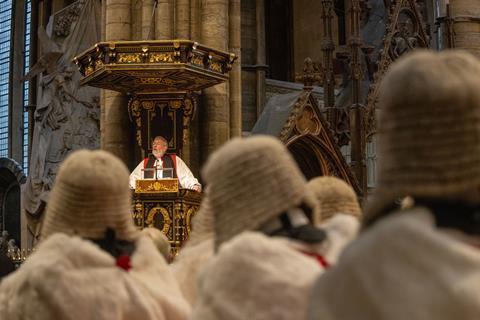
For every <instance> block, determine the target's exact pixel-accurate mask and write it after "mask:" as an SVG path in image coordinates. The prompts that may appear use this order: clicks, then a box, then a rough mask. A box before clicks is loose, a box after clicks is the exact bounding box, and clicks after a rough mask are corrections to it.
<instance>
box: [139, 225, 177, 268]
mask: <svg viewBox="0 0 480 320" xmlns="http://www.w3.org/2000/svg"><path fill="white" fill-rule="evenodd" d="M142 234H143V235H145V236H147V237H149V238H150V239H152V241H153V243H154V244H155V246H156V247H157V249H158V252H160V254H161V255H162V256H163V257H164V258H165V261H167V262H170V261H171V259H172V257H171V253H170V242H169V241H168V238H167V236H166V235H165V234H164V233H163V232H162V231H160V230H158V229H157V228H144V229H142Z"/></svg>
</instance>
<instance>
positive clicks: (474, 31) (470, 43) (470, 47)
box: [447, 0, 480, 58]
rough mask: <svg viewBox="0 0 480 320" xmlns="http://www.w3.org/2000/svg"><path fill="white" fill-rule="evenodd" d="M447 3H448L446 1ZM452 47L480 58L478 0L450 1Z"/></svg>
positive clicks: (479, 5) (479, 8) (479, 13)
mask: <svg viewBox="0 0 480 320" xmlns="http://www.w3.org/2000/svg"><path fill="white" fill-rule="evenodd" d="M447 3H448V1H447ZM449 9H450V10H449V11H450V17H451V19H452V22H453V37H454V47H455V48H458V49H464V50H467V51H469V52H471V53H473V54H475V55H476V56H477V57H479V58H480V4H479V2H478V0H450V4H449Z"/></svg>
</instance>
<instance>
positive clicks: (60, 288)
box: [0, 150, 190, 320]
mask: <svg viewBox="0 0 480 320" xmlns="http://www.w3.org/2000/svg"><path fill="white" fill-rule="evenodd" d="M130 211H131V198H130V191H129V188H128V170H127V168H126V167H125V165H124V164H123V163H122V162H121V161H120V160H119V159H118V158H116V157H115V156H113V155H112V154H110V153H108V152H105V151H101V150H97V151H87V150H80V151H76V152H72V153H71V154H70V155H69V156H68V157H67V158H66V159H65V160H64V162H63V163H62V165H61V167H60V170H59V172H58V176H57V179H56V181H55V185H54V188H53V190H52V191H51V193H50V197H49V201H48V204H47V208H46V213H45V220H44V223H43V228H42V230H41V241H40V243H39V245H38V246H37V249H36V251H35V252H34V253H33V254H32V255H30V257H29V258H28V259H27V260H26V261H25V262H24V263H23V264H22V266H21V267H20V268H19V269H18V270H17V271H16V272H14V273H12V274H11V275H9V276H8V277H6V278H4V279H3V281H2V282H1V283H0V315H1V317H2V319H9V320H15V319H38V320H43V319H45V320H47V319H49V320H51V319H82V320H94V319H95V320H99V319H109V320H117V319H118V320H120V319H152V320H153V319H155V320H158V319H187V318H188V316H189V313H190V307H189V305H188V304H187V302H186V301H185V300H184V299H183V297H182V295H181V293H180V290H179V288H178V285H177V284H176V282H175V279H174V278H173V275H172V273H171V271H170V270H169V268H168V265H167V263H166V261H165V259H164V258H163V257H162V256H161V255H160V253H159V252H158V250H157V248H156V247H155V245H154V244H153V242H152V240H151V239H149V238H148V237H142V236H141V235H140V232H139V231H138V229H137V228H136V227H135V226H134V224H133V220H132V215H131V212H130Z"/></svg>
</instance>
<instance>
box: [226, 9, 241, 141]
mask: <svg viewBox="0 0 480 320" xmlns="http://www.w3.org/2000/svg"><path fill="white" fill-rule="evenodd" d="M240 17H241V6H240V0H230V8H229V22H230V23H229V25H230V26H229V37H230V41H229V42H230V43H229V51H230V52H231V53H234V54H235V55H236V56H237V57H238V58H237V60H236V61H235V63H234V64H233V67H232V70H231V71H230V79H229V86H230V137H240V136H241V135H242V74H241V72H242V63H241V57H240V54H241V39H242V37H241V21H240Z"/></svg>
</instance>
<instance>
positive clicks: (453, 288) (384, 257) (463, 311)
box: [308, 208, 480, 320]
mask: <svg viewBox="0 0 480 320" xmlns="http://www.w3.org/2000/svg"><path fill="white" fill-rule="evenodd" d="M308 313H309V315H308V319H309V320H314V319H315V320H316V319H319V320H333V319H342V320H353V319H355V320H362V319H365V320H377V319H378V320H380V319H382V320H383V319H388V320H400V319H401V320H404V319H409V320H431V319H435V320H447V319H448V320H451V319H462V320H474V319H479V318H480V249H479V248H476V247H474V246H471V245H468V244H466V243H464V242H462V241H460V240H459V239H458V238H457V237H454V236H452V232H451V231H447V229H443V230H442V229H438V228H436V227H435V225H434V220H433V216H432V215H431V213H430V212H429V211H428V210H427V209H424V208H413V209H410V210H405V211H402V212H401V213H398V214H392V216H389V217H386V218H384V219H383V220H381V221H379V222H378V223H377V224H376V225H374V226H372V228H371V229H370V230H368V231H366V232H365V234H363V235H362V236H361V237H360V238H359V239H358V240H357V241H356V242H355V243H353V244H352V245H350V246H349V247H348V248H347V249H346V250H345V251H344V253H343V255H342V256H341V257H340V261H339V263H338V264H337V265H336V266H335V267H334V268H332V269H330V270H329V271H328V272H326V273H324V274H323V275H322V277H320V278H319V279H318V280H317V281H316V283H315V285H314V288H313V290H312V294H311V301H310V305H309V312H308Z"/></svg>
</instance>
